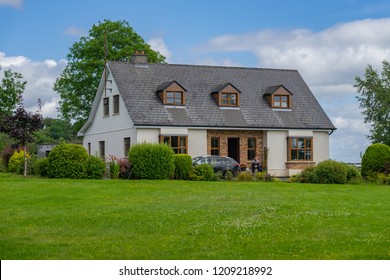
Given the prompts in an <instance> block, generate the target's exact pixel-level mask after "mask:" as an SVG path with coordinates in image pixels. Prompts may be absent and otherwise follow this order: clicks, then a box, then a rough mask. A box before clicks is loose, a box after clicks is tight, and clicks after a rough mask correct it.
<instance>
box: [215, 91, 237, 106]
mask: <svg viewBox="0 0 390 280" xmlns="http://www.w3.org/2000/svg"><path fill="white" fill-rule="evenodd" d="M224 95H227V98H224ZM232 96H234V98H232ZM233 100H234V103H232V101H233ZM224 101H226V102H227V103H224ZM238 104H239V100H238V93H237V92H221V93H220V102H219V106H221V107H238Z"/></svg>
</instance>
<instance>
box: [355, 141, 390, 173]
mask: <svg viewBox="0 0 390 280" xmlns="http://www.w3.org/2000/svg"><path fill="white" fill-rule="evenodd" d="M386 163H387V164H388V163H390V147H389V146H387V145H385V144H379V143H377V144H372V145H370V146H369V147H368V148H367V149H366V152H365V153H364V155H363V158H362V170H361V172H362V176H363V178H367V177H369V176H372V175H374V174H375V173H383V172H384V171H385V165H386Z"/></svg>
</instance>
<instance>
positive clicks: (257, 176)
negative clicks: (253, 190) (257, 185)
mask: <svg viewBox="0 0 390 280" xmlns="http://www.w3.org/2000/svg"><path fill="white" fill-rule="evenodd" d="M266 174H267V172H266V171H262V172H256V174H255V180H256V181H265V178H266V176H265V175H266Z"/></svg>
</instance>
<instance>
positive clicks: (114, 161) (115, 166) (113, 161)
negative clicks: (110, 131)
mask: <svg viewBox="0 0 390 280" xmlns="http://www.w3.org/2000/svg"><path fill="white" fill-rule="evenodd" d="M108 164H109V167H110V178H111V179H118V178H119V172H120V165H119V159H118V158H117V157H116V156H113V155H109V156H108Z"/></svg>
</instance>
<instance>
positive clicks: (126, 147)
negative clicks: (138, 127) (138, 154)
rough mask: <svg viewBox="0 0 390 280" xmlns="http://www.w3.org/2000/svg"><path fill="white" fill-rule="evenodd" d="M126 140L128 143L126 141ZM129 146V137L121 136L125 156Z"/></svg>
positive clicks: (127, 153)
mask: <svg viewBox="0 0 390 280" xmlns="http://www.w3.org/2000/svg"><path fill="white" fill-rule="evenodd" d="M127 140H128V143H127ZM130 147H131V137H125V138H123V148H124V149H125V157H127V156H128V155H129V149H130Z"/></svg>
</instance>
